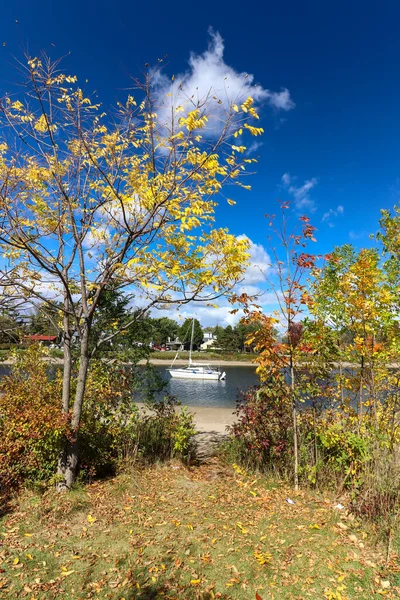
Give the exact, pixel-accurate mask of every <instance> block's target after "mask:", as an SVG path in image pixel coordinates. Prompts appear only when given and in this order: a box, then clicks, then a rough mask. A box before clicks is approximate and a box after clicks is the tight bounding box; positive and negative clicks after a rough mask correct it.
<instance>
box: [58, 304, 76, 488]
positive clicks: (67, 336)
mask: <svg viewBox="0 0 400 600" xmlns="http://www.w3.org/2000/svg"><path fill="white" fill-rule="evenodd" d="M68 311H69V302H68V297H67V294H66V293H65V294H64V321H63V329H64V331H63V342H64V345H63V350H64V366H63V386H62V400H61V404H62V412H63V413H64V414H65V415H68V413H69V403H70V396H71V374H72V357H71V330H70V325H69V316H68ZM68 443H69V442H68V440H67V439H66V440H65V441H64V444H63V447H62V449H61V451H60V454H59V457H58V469H57V474H58V475H59V476H61V477H62V478H63V479H62V480H61V481H60V482H59V483H58V486H57V487H58V490H59V491H65V490H66V483H65V477H64V474H65V469H66V464H67V450H68Z"/></svg>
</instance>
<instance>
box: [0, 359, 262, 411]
mask: <svg viewBox="0 0 400 600" xmlns="http://www.w3.org/2000/svg"><path fill="white" fill-rule="evenodd" d="M156 369H157V371H159V373H160V374H161V376H162V377H163V379H165V380H166V381H168V387H167V392H169V393H170V394H172V395H174V396H176V397H177V398H178V399H179V400H180V401H181V403H182V404H187V405H188V406H215V407H227V408H234V407H235V403H236V398H237V394H238V392H239V391H240V390H242V391H245V390H247V389H248V388H249V387H250V386H252V385H255V384H256V383H257V377H256V374H255V366H252V365H249V366H244V367H221V370H222V371H225V373H226V380H225V381H199V380H190V379H171V378H170V376H169V374H168V373H167V371H166V367H161V366H157V367H156ZM9 372H10V367H9V366H8V365H3V364H0V378H1V377H3V376H4V375H7V374H8V373H9Z"/></svg>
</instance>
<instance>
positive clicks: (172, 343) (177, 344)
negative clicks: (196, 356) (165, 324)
mask: <svg viewBox="0 0 400 600" xmlns="http://www.w3.org/2000/svg"><path fill="white" fill-rule="evenodd" d="M165 348H166V350H183V344H182V342H181V341H180V339H179V338H175V339H174V340H171V338H168V342H165Z"/></svg>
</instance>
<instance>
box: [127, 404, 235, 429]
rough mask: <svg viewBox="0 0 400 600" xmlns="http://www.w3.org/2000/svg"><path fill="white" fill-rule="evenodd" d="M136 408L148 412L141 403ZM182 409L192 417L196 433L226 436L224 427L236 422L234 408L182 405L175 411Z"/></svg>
mask: <svg viewBox="0 0 400 600" xmlns="http://www.w3.org/2000/svg"><path fill="white" fill-rule="evenodd" d="M136 406H137V407H138V408H139V409H141V410H144V411H146V410H148V409H147V408H146V406H145V405H144V404H143V403H141V402H137V403H136ZM183 408H184V409H185V410H187V411H188V412H189V413H191V414H192V415H193V417H194V423H195V429H196V433H209V434H214V433H215V434H220V435H221V434H224V435H226V433H227V431H226V427H227V426H230V425H233V424H234V423H236V421H237V416H236V414H235V412H234V407H232V408H226V407H218V406H188V405H187V404H186V405H185V404H182V405H180V406H178V407H177V410H182V409H183Z"/></svg>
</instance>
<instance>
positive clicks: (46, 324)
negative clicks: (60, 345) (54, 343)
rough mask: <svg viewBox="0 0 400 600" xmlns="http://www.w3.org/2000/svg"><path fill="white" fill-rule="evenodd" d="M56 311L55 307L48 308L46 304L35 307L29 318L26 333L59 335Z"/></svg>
mask: <svg viewBox="0 0 400 600" xmlns="http://www.w3.org/2000/svg"><path fill="white" fill-rule="evenodd" d="M60 308H61V306H58V310H59V309H60ZM58 310H57V306H54V308H53V307H49V306H48V305H47V303H46V302H44V303H41V304H39V305H36V306H35V307H34V310H33V312H32V313H31V314H30V316H29V321H28V323H27V327H26V329H27V331H28V332H29V333H33V334H35V333H39V334H43V335H56V336H58V335H59V333H60V327H59V326H58V321H59V315H58Z"/></svg>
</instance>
